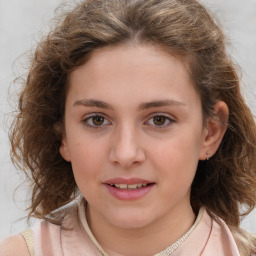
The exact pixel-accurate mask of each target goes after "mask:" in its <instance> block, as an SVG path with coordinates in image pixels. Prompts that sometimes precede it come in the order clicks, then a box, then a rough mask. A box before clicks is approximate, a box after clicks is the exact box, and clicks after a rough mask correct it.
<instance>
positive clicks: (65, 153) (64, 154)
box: [59, 136, 71, 162]
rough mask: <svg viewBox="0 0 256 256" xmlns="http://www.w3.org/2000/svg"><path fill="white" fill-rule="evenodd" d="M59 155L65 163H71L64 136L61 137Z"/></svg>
mask: <svg viewBox="0 0 256 256" xmlns="http://www.w3.org/2000/svg"><path fill="white" fill-rule="evenodd" d="M59 151H60V154H61V156H62V157H63V158H64V159H65V160H66V161H67V162H70V161H71V157H70V152H69V148H68V144H67V139H66V137H65V136H63V138H62V141H61V146H60V149H59Z"/></svg>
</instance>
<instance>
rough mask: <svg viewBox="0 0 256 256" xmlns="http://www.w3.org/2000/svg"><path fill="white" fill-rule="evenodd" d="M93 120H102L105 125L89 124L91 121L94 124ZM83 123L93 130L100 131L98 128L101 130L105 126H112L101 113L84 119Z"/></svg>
mask: <svg viewBox="0 0 256 256" xmlns="http://www.w3.org/2000/svg"><path fill="white" fill-rule="evenodd" d="M93 118H102V119H103V124H101V125H96V124H93V123H91V124H90V123H89V122H90V121H91V122H93ZM106 121H107V122H108V124H104V123H105V122H106ZM82 123H83V124H85V125H86V126H87V127H89V128H93V129H98V128H101V127H103V126H105V125H111V122H110V121H108V119H107V118H106V117H105V116H104V115H103V114H101V113H95V114H92V115H90V116H87V117H86V118H84V119H83V120H82Z"/></svg>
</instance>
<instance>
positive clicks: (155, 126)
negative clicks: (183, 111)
mask: <svg viewBox="0 0 256 256" xmlns="http://www.w3.org/2000/svg"><path fill="white" fill-rule="evenodd" d="M159 117H160V118H164V124H159V125H157V124H155V123H152V124H149V123H150V121H151V120H152V122H154V118H159ZM166 122H167V123H166ZM174 122H175V120H174V118H171V117H170V116H169V115H167V114H162V113H155V114H152V115H151V116H150V118H149V119H148V120H147V121H146V122H145V124H149V125H150V126H152V127H153V128H154V129H164V128H167V127H169V126H170V125H171V124H172V123H174Z"/></svg>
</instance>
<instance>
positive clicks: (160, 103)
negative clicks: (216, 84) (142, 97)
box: [73, 99, 186, 110]
mask: <svg viewBox="0 0 256 256" xmlns="http://www.w3.org/2000/svg"><path fill="white" fill-rule="evenodd" d="M73 106H84V107H97V108H103V109H109V110H113V107H112V106H111V105H110V104H108V103H106V102H104V101H101V100H95V99H89V100H87V99H82V100H77V101H75V102H74V104H73ZM165 106H186V105H185V104H184V103H183V102H180V101H176V100H154V101H151V102H145V103H141V104H140V105H139V107H138V110H144V109H150V108H157V107H165Z"/></svg>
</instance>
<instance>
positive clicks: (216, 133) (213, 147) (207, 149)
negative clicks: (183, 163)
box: [199, 101, 229, 160]
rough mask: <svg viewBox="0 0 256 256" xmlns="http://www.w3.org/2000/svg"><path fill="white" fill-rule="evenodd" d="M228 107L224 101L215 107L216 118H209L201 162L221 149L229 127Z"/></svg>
mask: <svg viewBox="0 0 256 256" xmlns="http://www.w3.org/2000/svg"><path fill="white" fill-rule="evenodd" d="M228 114H229V110H228V106H227V104H226V103H225V102H223V101H218V102H217V103H216V104H215V105H214V116H211V117H208V118H207V120H206V124H205V128H204V137H203V141H202V147H201V151H200V155H199V159H200V160H206V159H209V158H211V157H212V156H213V155H214V154H215V153H216V151H217V149H218V148H219V146H220V144H221V141H222V139H223V137H224V135H225V132H226V130H227V125H228Z"/></svg>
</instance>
